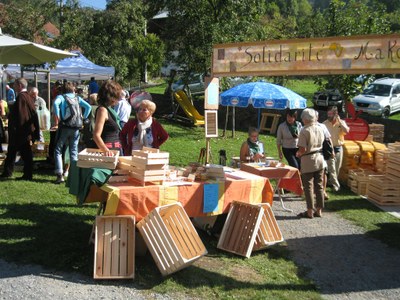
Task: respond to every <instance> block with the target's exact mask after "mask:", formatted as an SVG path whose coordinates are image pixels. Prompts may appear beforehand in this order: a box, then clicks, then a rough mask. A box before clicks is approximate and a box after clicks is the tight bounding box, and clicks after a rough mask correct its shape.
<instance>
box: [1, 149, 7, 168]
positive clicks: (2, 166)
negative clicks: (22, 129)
mask: <svg viewBox="0 0 400 300" xmlns="http://www.w3.org/2000/svg"><path fill="white" fill-rule="evenodd" d="M5 160H6V155H5V154H4V153H0V170H1V171H2V170H3V168H4V162H5Z"/></svg>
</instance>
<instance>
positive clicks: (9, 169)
mask: <svg viewBox="0 0 400 300" xmlns="http://www.w3.org/2000/svg"><path fill="white" fill-rule="evenodd" d="M9 142H10V143H9V144H8V150H7V157H6V160H5V162H4V171H3V174H5V175H7V176H11V175H12V174H13V172H14V166H15V158H16V157H17V152H18V151H19V153H20V155H21V158H22V160H23V161H24V177H25V178H32V174H33V154H32V148H31V144H30V141H25V142H22V143H21V142H18V144H17V143H16V142H15V140H13V138H11V139H10V141H9Z"/></svg>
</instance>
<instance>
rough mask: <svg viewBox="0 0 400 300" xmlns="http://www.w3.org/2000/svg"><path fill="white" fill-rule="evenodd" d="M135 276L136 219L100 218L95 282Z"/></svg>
mask: <svg viewBox="0 0 400 300" xmlns="http://www.w3.org/2000/svg"><path fill="white" fill-rule="evenodd" d="M134 276H135V217H134V216H97V217H96V229H95V250H94V272H93V278H94V279H124V278H134Z"/></svg>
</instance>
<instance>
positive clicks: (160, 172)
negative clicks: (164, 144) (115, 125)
mask: <svg viewBox="0 0 400 300" xmlns="http://www.w3.org/2000/svg"><path fill="white" fill-rule="evenodd" d="M168 163H169V153H168V152H161V151H160V150H158V149H153V148H147V147H144V148H143V149H142V150H133V151H132V156H124V157H121V158H120V159H119V166H118V167H119V168H121V169H124V170H128V171H129V172H130V175H129V176H130V177H132V178H134V179H136V180H138V181H139V182H140V183H142V185H145V184H146V182H155V181H164V180H165V179H166V169H167V165H168Z"/></svg>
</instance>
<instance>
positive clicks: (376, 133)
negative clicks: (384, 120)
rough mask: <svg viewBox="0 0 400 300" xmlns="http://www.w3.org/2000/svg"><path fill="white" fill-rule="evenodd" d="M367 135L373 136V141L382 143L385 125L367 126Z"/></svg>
mask: <svg viewBox="0 0 400 300" xmlns="http://www.w3.org/2000/svg"><path fill="white" fill-rule="evenodd" d="M369 134H370V135H372V136H373V140H374V141H376V142H379V143H383V140H384V136H385V125H383V124H374V123H372V124H369Z"/></svg>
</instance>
